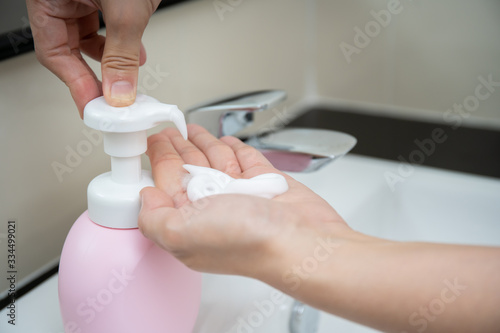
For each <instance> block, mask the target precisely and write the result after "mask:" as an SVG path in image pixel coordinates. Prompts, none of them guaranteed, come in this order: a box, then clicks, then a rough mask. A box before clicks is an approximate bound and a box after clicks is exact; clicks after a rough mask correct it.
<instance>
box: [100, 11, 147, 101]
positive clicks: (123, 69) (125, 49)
mask: <svg viewBox="0 0 500 333" xmlns="http://www.w3.org/2000/svg"><path fill="white" fill-rule="evenodd" d="M106 5H107V6H111V5H110V4H108V3H106ZM106 5H105V4H103V6H106ZM148 7H149V8H148ZM103 13H104V15H105V16H104V20H105V22H106V44H105V46H104V52H103V56H102V60H101V68H102V77H103V79H102V80H103V82H102V83H103V93H104V97H105V98H106V101H107V102H108V103H109V104H110V105H112V106H118V107H120V106H128V105H131V104H132V103H133V102H134V101H135V97H136V93H137V76H138V73H139V65H140V62H141V45H142V44H141V38H142V35H143V33H144V29H145V28H146V25H147V23H148V21H149V18H150V16H151V14H152V11H151V6H148V5H147V4H146V2H134V5H132V3H131V4H128V3H126V4H124V5H123V6H115V7H113V8H106V7H103Z"/></svg>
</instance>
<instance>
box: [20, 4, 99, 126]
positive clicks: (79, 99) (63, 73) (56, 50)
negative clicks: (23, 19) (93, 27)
mask: <svg viewBox="0 0 500 333" xmlns="http://www.w3.org/2000/svg"><path fill="white" fill-rule="evenodd" d="M29 8H30V12H29V14H30V20H31V22H32V24H31V26H32V29H33V38H34V40H35V45H36V48H35V51H36V55H37V58H38V60H39V61H40V63H41V64H42V65H44V66H45V67H47V68H48V69H49V70H50V71H51V72H52V73H54V74H55V75H56V76H57V77H58V78H59V79H61V80H62V81H63V82H64V83H65V84H66V85H67V86H68V87H69V89H70V92H71V96H72V97H73V99H74V100H75V104H76V105H77V107H78V110H79V112H80V117H83V108H84V107H85V105H86V104H87V103H88V102H89V101H91V100H92V99H94V98H96V97H98V96H100V93H101V91H100V83H99V80H97V78H96V77H95V74H94V72H93V71H92V70H91V69H90V68H89V66H88V65H87V63H86V62H85V60H84V59H83V58H82V56H81V54H80V52H79V49H78V47H79V45H78V40H77V38H70V36H72V34H75V36H78V26H77V24H76V23H75V22H74V21H68V23H67V24H66V22H65V21H64V20H62V19H59V18H56V17H52V16H50V15H48V14H45V13H44V12H43V11H42V10H41V9H39V8H37V7H36V6H35V5H34V4H30V6H29ZM40 22H41V23H40Z"/></svg>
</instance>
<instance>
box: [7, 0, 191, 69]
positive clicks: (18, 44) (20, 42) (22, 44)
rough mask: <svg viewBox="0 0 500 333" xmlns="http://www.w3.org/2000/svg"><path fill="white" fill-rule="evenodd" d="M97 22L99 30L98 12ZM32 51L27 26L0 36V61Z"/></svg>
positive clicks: (170, 0)
mask: <svg viewBox="0 0 500 333" xmlns="http://www.w3.org/2000/svg"><path fill="white" fill-rule="evenodd" d="M185 1H189V0H162V2H161V3H160V5H159V6H158V10H159V9H162V8H166V7H169V6H173V5H176V4H178V3H181V2H185ZM99 21H100V25H101V28H102V27H104V26H105V25H104V21H103V19H102V15H101V13H100V12H99ZM34 49H35V47H34V44H33V34H32V33H31V28H30V27H29V26H28V25H27V24H26V26H24V27H21V28H20V29H17V30H13V31H9V32H7V33H4V34H1V35H0V61H2V60H5V59H9V58H12V57H15V56H18V55H21V54H24V53H26V52H31V51H33V50H34Z"/></svg>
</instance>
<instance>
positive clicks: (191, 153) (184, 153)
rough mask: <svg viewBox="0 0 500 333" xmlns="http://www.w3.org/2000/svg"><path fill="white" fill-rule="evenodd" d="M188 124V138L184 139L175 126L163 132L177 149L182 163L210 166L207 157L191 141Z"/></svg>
mask: <svg viewBox="0 0 500 333" xmlns="http://www.w3.org/2000/svg"><path fill="white" fill-rule="evenodd" d="M190 128H191V127H190V126H189V127H188V133H189V134H188V137H189V140H184V138H183V137H182V135H181V133H180V132H179V131H178V130H177V129H175V128H166V129H164V130H163V133H164V134H165V135H166V136H167V137H168V138H169V140H170V142H172V145H173V147H174V149H175V150H176V151H177V153H178V154H179V156H180V157H181V158H182V160H183V161H184V164H193V165H198V166H203V167H210V163H209V162H208V159H207V158H206V157H205V155H204V154H203V152H201V151H200V150H199V149H198V147H196V146H195V145H194V144H193V143H192V142H191V136H192V133H191V130H190Z"/></svg>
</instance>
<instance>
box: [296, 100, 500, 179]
mask: <svg viewBox="0 0 500 333" xmlns="http://www.w3.org/2000/svg"><path fill="white" fill-rule="evenodd" d="M454 125H455V124H452V123H448V124H446V123H445V124H438V123H431V122H424V121H418V120H405V119H396V118H391V117H387V116H375V115H368V114H364V113H358V112H353V111H351V110H343V109H335V108H332V109H326V108H314V107H313V108H312V109H310V110H309V111H308V112H306V113H305V114H303V115H302V116H300V117H298V118H297V119H295V120H294V121H292V122H291V123H290V124H289V125H288V127H311V128H323V129H330V130H336V131H341V132H346V133H349V134H351V135H353V136H355V137H356V138H357V139H358V143H357V145H356V146H355V147H354V149H353V150H352V153H354V154H359V155H366V156H372V157H378V158H383V159H388V160H393V161H402V162H404V161H406V162H408V163H412V164H422V165H426V166H430V167H437V168H442V169H447V170H454V171H461V172H467V173H472V174H477V175H483V176H490V177H496V178H500V130H492V129H480V128H471V127H466V126H456V127H453V126H454Z"/></svg>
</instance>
